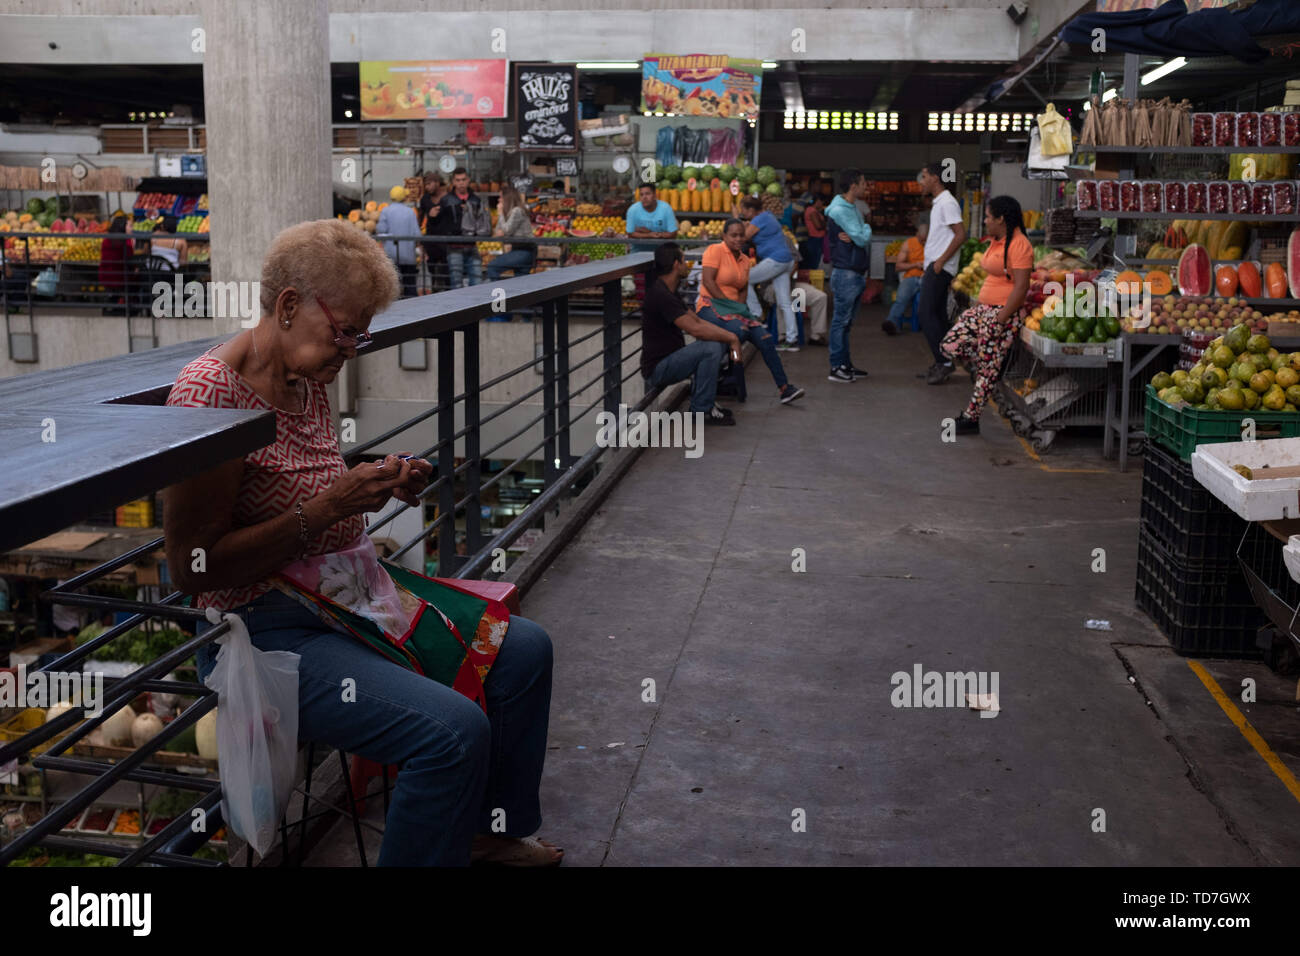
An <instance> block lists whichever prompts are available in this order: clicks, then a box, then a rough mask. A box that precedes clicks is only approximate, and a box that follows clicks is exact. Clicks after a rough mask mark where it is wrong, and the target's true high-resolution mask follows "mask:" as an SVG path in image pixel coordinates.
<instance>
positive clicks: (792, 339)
mask: <svg viewBox="0 0 1300 956" xmlns="http://www.w3.org/2000/svg"><path fill="white" fill-rule="evenodd" d="M740 218H741V219H744V220H746V225H745V241H747V242H753V243H754V251H755V252H756V253H757V255H758V265H756V266H754V268H752V269H750V270H749V293H748V300H747V304H748V305H749V311H750V312H752V313H753V314H754V315H762V314H763V313H762V312H761V311H760V308H759V304H758V293H757V292H755V291H754V286H755V285H756V284H758V283H761V282H771V283H772V291H773V292H774V293H775V294H776V306H777V308H778V309H780V311H781V316H782V324H783V325H784V326H785V340H784V341H783V342H780V343H779V344H778V345H777V350H778V351H785V352H797V351H799V330H798V327H797V326H796V325H795V320H794V308H793V307H792V306H791V305H790V263H792V262H793V261H794V255H793V253H791V252H790V244H789V243H788V242H786V238H785V233H784V232H782V231H781V224H780V223H779V222H777V219H776V217H775V216H773V215H772V214H771V213H770V212H764V211H763V202H762V200H760V199H758V198H757V197H755V196H746V197H745V198H744V199H742V200H741V201H740ZM777 337H778V339H779V338H780V336H779V335H778V336H777Z"/></svg>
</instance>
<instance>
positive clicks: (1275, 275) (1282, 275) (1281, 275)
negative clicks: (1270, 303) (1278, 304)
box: [1264, 262, 1287, 299]
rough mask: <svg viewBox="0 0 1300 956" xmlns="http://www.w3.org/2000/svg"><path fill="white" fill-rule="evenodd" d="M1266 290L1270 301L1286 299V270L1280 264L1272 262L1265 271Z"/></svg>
mask: <svg viewBox="0 0 1300 956" xmlns="http://www.w3.org/2000/svg"><path fill="white" fill-rule="evenodd" d="M1264 289H1265V291H1266V292H1267V293H1268V297H1269V298H1270V299H1285V298H1286V294H1287V284H1286V270H1285V269H1283V268H1282V263H1280V262H1270V263H1269V264H1268V268H1266V269H1265V270H1264Z"/></svg>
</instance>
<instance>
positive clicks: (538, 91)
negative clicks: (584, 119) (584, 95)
mask: <svg viewBox="0 0 1300 956" xmlns="http://www.w3.org/2000/svg"><path fill="white" fill-rule="evenodd" d="M515 122H516V125H517V126H518V133H519V148H520V149H547V150H569V149H577V148H578V68H577V67H576V66H564V65H556V64H553V63H516V64H515Z"/></svg>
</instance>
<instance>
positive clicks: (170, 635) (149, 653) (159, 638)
mask: <svg viewBox="0 0 1300 956" xmlns="http://www.w3.org/2000/svg"><path fill="white" fill-rule="evenodd" d="M105 630H106V628H105V627H104V626H103V625H101V624H98V623H95V624H90V625H87V626H86V627H85V628H83V629H82V631H81V633H80V634H78V635H77V646H78V647H80V646H81V645H82V644H84V643H86V642H87V641H89V640H91V639H92V638H95V637H98V636H99V635H100V634H102V633H104V631H105ZM185 640H186V636H185V634H184V632H183V631H181V630H180V629H179V628H174V627H166V628H161V629H159V630H156V631H145V630H144V629H142V628H138V627H137V628H132V629H131V630H129V631H127V632H126V633H125V634H120V635H118V636H117V637H116V638H114V639H113V640H111V641H109V642H108V643H107V644H106V645H104V646H103V647H101V648H100V649H99V650H97V651H95V653H94V654H92V655H91V659H92V660H97V661H127V662H129V663H132V664H148V663H149V662H150V661H154V660H157V659H158V658H159V657H161V656H162V655H163V654H166V653H167V652H168V651H170V650H172V649H173V648H175V647H178V646H179V645H181V644H182V643H184V641H185Z"/></svg>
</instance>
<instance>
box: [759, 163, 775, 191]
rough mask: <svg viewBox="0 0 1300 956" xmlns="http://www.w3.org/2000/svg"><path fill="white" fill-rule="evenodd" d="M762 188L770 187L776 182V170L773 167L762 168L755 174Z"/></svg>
mask: <svg viewBox="0 0 1300 956" xmlns="http://www.w3.org/2000/svg"><path fill="white" fill-rule="evenodd" d="M754 175H755V178H756V179H757V180H758V183H759V185H760V186H770V185H771V184H772V183H774V182H776V170H775V169H773V168H772V167H771V166H760V167H758V172H757V173H755V174H754Z"/></svg>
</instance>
